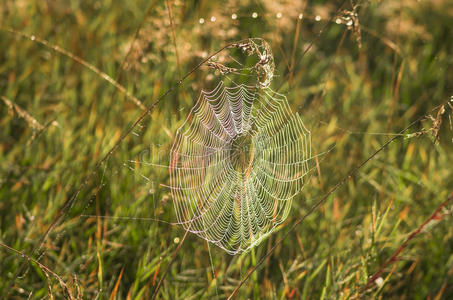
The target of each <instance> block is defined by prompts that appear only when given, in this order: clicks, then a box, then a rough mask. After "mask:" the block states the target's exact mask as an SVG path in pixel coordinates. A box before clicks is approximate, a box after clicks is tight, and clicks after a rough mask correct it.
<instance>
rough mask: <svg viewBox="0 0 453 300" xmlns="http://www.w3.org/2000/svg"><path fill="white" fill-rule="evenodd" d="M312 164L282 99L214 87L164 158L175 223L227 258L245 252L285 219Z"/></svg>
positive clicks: (250, 89) (306, 137) (306, 142)
mask: <svg viewBox="0 0 453 300" xmlns="http://www.w3.org/2000/svg"><path fill="white" fill-rule="evenodd" d="M311 157H312V156H311V137H310V132H309V131H308V130H307V129H306V128H305V126H304V124H303V123H302V120H301V118H300V117H299V115H298V114H297V113H296V114H293V113H292V112H291V110H290V107H289V105H288V102H287V99H286V97H285V96H284V95H281V94H278V93H276V92H274V91H272V90H271V89H270V88H261V87H259V86H247V85H238V84H235V83H233V84H231V86H226V84H225V83H224V82H220V83H219V84H218V85H217V87H216V88H214V89H213V90H212V91H209V92H207V91H202V93H201V95H200V97H199V99H198V101H197V103H196V104H195V106H194V107H193V108H192V110H191V112H190V114H189V116H188V117H187V119H186V121H185V123H184V124H183V125H182V126H181V127H180V128H179V129H178V131H177V134H176V138H175V142H174V144H173V147H172V149H171V152H170V188H171V193H172V196H173V202H174V207H175V211H176V216H177V219H178V223H179V224H181V225H182V226H183V227H184V228H185V230H188V231H190V232H192V233H195V234H197V235H198V236H200V237H202V238H204V239H206V240H207V241H209V242H211V243H214V244H216V245H217V246H219V247H220V248H223V249H224V250H226V251H227V252H228V253H230V254H237V253H241V252H244V251H247V250H249V249H251V248H252V247H254V246H256V245H257V244H259V243H260V242H261V241H262V240H263V239H264V238H265V237H266V236H267V235H269V234H270V233H271V232H272V231H273V230H274V229H275V228H276V226H278V225H279V224H281V223H282V222H283V221H284V220H285V219H286V217H287V216H288V213H289V210H290V208H291V201H292V199H293V198H294V196H295V195H297V194H298V193H299V192H300V191H301V189H302V187H303V186H304V183H305V181H306V178H307V174H308V172H309V168H308V161H309V160H310V159H311Z"/></svg>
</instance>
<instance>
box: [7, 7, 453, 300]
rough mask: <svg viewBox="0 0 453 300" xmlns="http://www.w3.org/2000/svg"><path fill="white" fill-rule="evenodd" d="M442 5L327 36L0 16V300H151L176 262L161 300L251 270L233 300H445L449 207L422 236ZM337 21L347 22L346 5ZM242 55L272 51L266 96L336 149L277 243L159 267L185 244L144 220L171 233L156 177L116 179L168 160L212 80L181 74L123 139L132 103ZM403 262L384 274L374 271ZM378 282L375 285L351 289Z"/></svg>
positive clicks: (302, 28) (17, 10)
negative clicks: (272, 95) (223, 55)
mask: <svg viewBox="0 0 453 300" xmlns="http://www.w3.org/2000/svg"><path fill="white" fill-rule="evenodd" d="M448 2H449V1H441V0H439V1H419V2H417V1H409V0H404V1H387V0H386V1H361V2H360V3H359V4H360V5H359V6H358V7H357V9H356V12H357V14H358V23H357V26H355V27H352V28H351V29H352V30H348V29H347V26H345V25H344V24H340V25H339V24H336V23H335V22H328V20H329V19H330V17H332V16H333V15H334V14H335V13H336V11H337V8H338V6H339V5H340V2H337V1H317V2H315V3H305V4H303V5H300V4H299V2H294V3H293V1H282V2H278V3H280V4H275V3H274V1H267V0H266V1H260V2H256V1H250V2H249V1H245V2H244V1H241V2H239V1H229V2H228V3H227V4H220V3H216V2H212V1H197V2H186V3H182V2H179V1H176V2H175V1H168V2H166V1H150V2H148V1H102V2H94V1H88V2H87V1H70V2H67V1H54V2H52V3H50V2H43V1H35V0H30V1H9V0H7V1H5V3H4V5H2V6H1V7H0V26H1V30H0V36H1V39H0V49H2V50H1V51H0V96H1V99H0V125H1V128H2V130H1V131H0V170H1V176H0V199H1V201H0V242H1V248H0V294H1V295H3V297H5V298H10V299H22V298H27V297H30V298H32V299H39V298H43V297H44V298H49V297H55V298H65V297H68V294H69V293H70V294H71V295H72V296H73V297H74V298H77V297H78V296H80V297H83V298H84V299H94V298H98V299H127V298H129V299H149V298H151V297H152V295H153V293H154V291H155V289H156V286H157V284H158V282H159V280H160V279H161V278H162V274H163V273H164V271H165V269H166V268H167V266H168V265H169V262H170V261H171V259H172V257H173V255H174V254H175V255H176V256H175V258H174V262H173V263H172V264H171V265H170V267H169V269H168V274H167V275H166V276H165V278H164V279H163V280H162V286H161V288H160V290H159V294H158V297H159V298H160V299H190V298H192V299H199V298H216V297H217V298H220V299H224V298H227V297H228V296H229V295H231V293H232V292H233V290H234V289H235V288H236V287H237V286H238V285H239V283H240V281H241V279H243V278H245V276H246V274H247V272H248V271H249V270H250V268H252V267H254V266H258V267H257V271H256V272H254V273H252V275H251V276H250V278H249V279H248V280H247V281H245V282H244V284H243V286H242V287H241V288H240V289H239V290H238V294H237V295H236V298H237V299H246V298H251V299H258V298H267V299H285V298H288V299H303V298H306V299H316V298H322V299H324V298H333V299H351V298H354V297H366V298H382V299H426V298H430V299H449V298H451V297H453V252H452V249H453V229H452V226H451V222H452V204H451V203H446V205H445V207H444V208H443V209H442V210H441V211H440V212H439V213H438V214H436V215H434V218H431V216H433V213H434V212H435V211H436V209H437V208H438V207H439V205H441V203H443V202H444V201H445V200H446V199H447V198H448V196H449V194H450V193H451V192H452V190H453V188H452V187H453V176H452V167H451V165H452V159H453V157H452V153H453V152H452V151H453V135H452V132H453V131H452V126H453V125H452V122H453V121H452V118H453V115H452V109H451V107H450V106H449V105H448V104H445V105H444V108H445V112H444V113H443V114H439V115H438V112H439V105H441V104H444V103H447V102H448V101H449V100H450V97H451V96H452V95H453V91H452V84H451V83H452V82H453V72H452V70H453V68H452V66H453V58H452V57H451V53H453V41H452V39H451V28H453V21H452V20H453V18H452V7H451V4H449V3H448ZM299 5H300V6H299ZM168 7H171V8H172V9H171V19H170V14H169V12H168ZM342 9H347V10H348V11H353V8H352V7H351V3H350V2H349V1H346V3H345V4H344V6H343V8H342ZM252 12H257V14H258V17H257V18H253V17H251V16H252ZM278 12H281V13H282V17H281V18H277V17H276V14H277V13H278ZM232 13H236V14H237V16H238V17H237V19H236V20H232V19H231V14H232ZM300 13H303V18H302V20H301V19H299V14H300ZM317 15H319V16H320V17H321V20H320V21H316V16H317ZM211 16H215V17H216V20H215V22H211ZM342 16H344V17H345V18H346V17H347V14H342ZM200 18H203V19H204V23H203V24H200ZM334 20H335V19H334ZM344 21H345V22H347V20H346V19H344ZM8 29H14V30H17V31H16V32H11V31H8ZM358 29H360V40H359V39H358V36H359V35H358V34H359V31H358ZM321 30H322V33H321V34H319V33H320V31H321ZM21 33H25V34H26V35H28V38H26V37H24V36H23V35H22V34H21ZM32 36H34V38H31V37H32ZM248 37H263V38H265V39H266V40H267V41H268V42H269V44H270V45H271V47H272V49H273V52H274V58H275V62H276V74H277V75H278V76H276V77H275V78H274V82H273V88H275V89H277V88H279V87H281V88H280V90H279V91H280V92H283V93H285V95H286V96H287V97H288V100H289V103H290V106H291V108H292V110H293V111H298V112H299V113H300V114H301V116H302V118H303V120H304V123H305V124H306V125H307V127H308V128H309V129H310V130H311V132H312V144H313V148H314V151H315V152H316V153H318V154H319V153H324V152H325V151H327V150H329V149H332V147H333V150H331V151H329V152H328V153H326V154H324V155H322V156H321V157H320V159H319V161H318V163H319V167H318V168H317V169H316V171H315V172H313V176H312V178H311V180H310V181H309V182H308V183H307V184H306V186H305V188H304V190H303V191H302V193H301V194H300V195H298V196H297V197H296V199H294V201H293V206H292V209H291V212H290V215H289V217H288V219H287V220H286V221H285V223H284V226H282V227H281V228H279V229H278V230H277V231H276V232H275V233H274V234H272V235H271V236H270V237H269V238H268V239H267V240H265V241H264V242H262V243H261V244H260V245H259V246H258V247H256V248H255V249H254V251H253V252H250V253H245V254H242V255H238V256H230V255H228V254H226V253H225V252H224V251H223V250H221V249H219V248H217V247H215V246H213V245H210V246H209V247H208V245H207V244H206V242H205V241H204V240H201V239H200V238H198V237H197V236H195V235H192V234H188V235H187V237H186V239H185V241H184V243H183V244H182V245H181V249H180V251H178V252H175V250H176V248H177V246H178V244H179V243H180V241H181V240H182V239H183V236H184V233H185V232H184V230H183V229H182V228H181V227H180V226H173V225H170V224H168V223H165V222H157V221H153V220H150V218H151V219H158V220H163V221H166V222H174V221H175V220H176V217H175V215H174V210H173V204H172V199H171V195H170V193H169V190H168V188H165V187H164V186H162V184H168V171H166V170H165V169H162V168H158V167H156V168H151V167H147V166H140V165H136V164H133V163H130V161H134V160H135V159H138V158H143V157H144V158H146V159H148V160H153V161H155V162H157V161H165V159H167V157H168V149H169V148H170V147H171V145H172V142H173V138H174V134H175V132H176V130H177V128H178V127H179V126H180V125H181V124H182V122H183V121H184V119H185V118H186V116H187V114H188V112H189V110H190V109H191V107H192V106H193V104H194V102H195V100H196V99H197V97H198V94H199V92H200V89H202V88H205V89H208V88H209V87H211V86H212V85H213V84H214V83H215V80H210V78H209V74H213V73H212V72H211V71H210V70H209V69H208V68H206V67H205V66H203V67H201V68H200V69H197V70H196V71H195V72H194V73H193V74H191V75H190V76H189V77H188V78H187V79H186V80H185V81H184V82H183V84H182V85H180V86H178V87H177V88H176V89H175V90H174V91H173V92H172V93H170V94H168V95H167V96H166V97H164V98H163V99H162V101H161V102H159V103H158V104H157V105H156V106H155V108H154V109H153V110H152V112H151V113H149V114H146V113H145V115H144V118H143V120H142V121H140V122H139V123H138V124H137V126H136V127H135V128H134V129H133V130H132V131H131V132H130V133H129V134H127V135H125V134H126V133H127V131H128V130H129V129H130V128H131V126H132V124H134V122H135V121H136V120H138V119H139V117H140V116H141V115H142V114H144V110H143V107H142V108H141V107H140V106H139V105H137V102H136V101H134V99H133V98H132V95H133V97H136V99H138V100H139V101H141V103H143V105H144V107H150V106H151V105H152V104H153V103H154V102H155V101H156V99H158V97H159V96H161V95H163V94H164V93H165V91H167V90H168V89H169V88H171V87H172V86H174V85H175V84H177V82H178V80H179V77H180V75H179V74H186V73H187V72H189V71H190V70H192V68H193V67H194V66H196V65H197V64H198V63H199V62H200V61H202V59H203V58H205V57H206V55H209V54H212V53H214V52H215V51H216V50H219V49H220V48H221V47H222V46H224V45H226V44H227V43H228V42H232V41H237V40H241V39H243V38H248ZM40 39H42V41H45V43H46V44H48V45H47V46H46V45H42V44H40V43H39V41H40ZM311 43H312V46H311V47H310V45H311ZM359 45H361V47H359ZM55 46H58V47H61V48H57V50H59V49H65V51H67V53H66V54H69V57H68V55H65V53H61V52H62V51H55ZM175 46H176V49H177V51H175ZM308 48H310V49H309V50H308V51H307V52H306V54H304V51H305V50H306V49H308ZM176 54H177V55H176ZM71 56H72V57H71ZM81 60H83V61H84V62H86V64H85V63H81ZM93 67H94V68H96V70H94V72H93ZM90 68H91V70H90ZM100 72H105V74H106V75H108V76H109V77H110V78H112V80H115V81H116V82H118V83H119V84H121V86H124V88H125V91H127V93H129V94H127V93H124V91H121V90H118V89H117V87H115V86H114V85H112V84H111V83H109V82H108V80H106V78H105V75H103V74H101V73H100ZM217 76H218V75H214V77H215V78H217ZM436 107H437V109H435V110H434V111H432V110H433V109H434V108H436ZM425 115H431V116H432V117H433V119H430V118H424V119H423V121H421V122H418V123H416V124H415V125H414V126H413V127H411V128H410V129H409V131H407V132H405V133H404V134H403V135H402V136H396V137H398V138H397V139H396V140H395V141H394V142H392V143H390V144H389V146H388V147H387V148H386V149H384V150H383V151H381V152H380V153H379V154H378V155H377V156H375V157H374V158H373V159H371V160H370V161H369V162H368V163H367V164H365V165H364V166H363V167H362V168H360V169H359V170H358V172H356V173H355V174H354V176H353V177H352V178H350V179H348V180H346V181H345V183H344V184H343V185H341V187H340V188H339V189H337V190H335V192H333V193H331V194H329V195H327V193H328V192H329V191H330V190H331V189H332V188H333V187H334V186H335V185H336V184H337V183H339V182H341V180H342V178H344V176H345V175H347V174H348V172H349V170H351V169H353V168H354V167H356V166H358V165H359V164H360V163H361V162H362V161H364V160H366V159H367V158H368V157H370V155H372V154H373V153H374V152H375V151H376V150H378V149H380V147H381V146H382V145H383V144H384V143H385V142H386V141H388V140H389V139H390V138H392V137H395V136H394V135H392V134H395V133H398V132H400V131H401V130H402V129H403V128H405V127H406V126H408V125H409V124H411V123H412V122H413V121H415V120H416V119H417V118H419V117H421V116H425ZM438 116H439V117H438ZM440 120H442V123H441V124H439V121H440ZM123 136H124V139H123V140H121V139H122V137H123ZM120 140H121V143H119V146H118V148H116V149H115V151H114V152H113V153H112V154H111V155H108V156H107V159H106V160H105V161H104V162H103V163H102V164H100V165H99V166H97V167H96V164H97V162H98V161H100V160H101V159H102V158H103V157H105V156H106V155H107V154H108V153H109V150H110V149H112V147H113V146H114V145H115V143H118V142H119V141H120ZM93 170H96V173H94V175H93V176H91V177H90V178H89V179H88V180H85V179H86V178H87V177H88V176H90V174H91V173H92V171H93ZM145 178H147V179H145ZM79 190H80V193H77V192H78V191H79ZM76 193H77V194H76ZM326 195H327V197H326V198H325V201H323V202H322V203H320V204H321V205H320V206H318V207H317V208H316V209H315V210H314V211H313V213H310V214H309V215H308V216H307V217H306V218H305V219H304V220H303V222H301V224H300V225H298V226H297V227H296V228H295V229H294V230H292V231H290V232H288V230H289V228H291V226H292V225H293V224H294V223H295V222H296V221H297V220H299V219H300V218H301V217H302V216H304V215H305V214H306V213H307V212H309V211H310V209H311V208H312V207H313V205H315V204H316V203H317V202H318V201H319V200H320V199H322V197H325V196H326ZM72 198H73V199H75V201H74V203H73V205H71V207H70V208H69V209H66V210H64V213H65V214H63V215H62V217H61V219H60V220H59V221H58V222H57V223H56V224H55V226H54V227H53V229H52V230H51V231H50V233H49V235H48V236H47V238H46V239H45V242H44V243H43V244H42V245H41V244H40V243H39V240H40V239H41V238H42V237H43V235H44V234H45V232H46V230H47V229H48V228H49V226H50V224H52V221H53V220H54V219H55V217H56V216H57V215H58V213H59V211H61V210H60V209H61V207H62V205H63V204H64V203H65V202H67V201H68V200H70V199H72ZM89 215H94V216H99V217H89ZM430 218H431V219H430ZM426 220H430V221H429V222H428V223H427V224H426V225H425V226H423V228H422V229H423V230H420V232H419V233H418V234H417V235H416V236H414V238H412V239H410V240H409V241H408V243H407V245H405V244H404V243H405V241H406V240H407V239H408V237H410V236H409V234H410V233H411V232H414V231H416V230H417V229H419V228H420V225H421V224H423V223H424V222H425V221H426ZM286 233H287V234H288V235H287V237H286V238H285V239H284V240H283V241H282V242H281V243H280V244H277V241H279V240H280V239H281V238H282V237H283V236H284V235H285V234H286ZM275 245H277V246H276V248H275V250H274V251H273V252H272V253H271V254H270V255H269V257H267V258H266V259H264V261H263V263H262V264H261V265H259V262H260V261H261V260H262V259H263V258H264V257H265V255H266V253H268V251H269V250H270V249H272V247H273V246H275ZM404 245H405V246H404ZM401 246H404V248H403V249H402V250H401V252H400V253H398V255H397V258H398V259H396V260H394V261H392V262H391V263H390V264H388V265H386V262H387V261H388V260H389V259H390V258H391V257H392V255H394V254H395V251H398V249H400V247H401ZM33 248H37V251H35V252H34V253H32V249H33ZM23 263H25V266H26V267H25V268H24V269H20V266H21V265H22V264H23ZM382 268H383V269H382ZM381 269H382V272H381V273H379V272H380V270H381ZM18 270H20V272H19V273H18V276H16V273H17V272H18ZM375 274H379V276H378V280H376V281H374V282H372V283H371V284H370V285H369V286H367V283H368V281H369V280H370V278H373V277H372V276H373V275H375ZM365 287H366V290H363V289H364V288H365ZM361 293H362V294H361Z"/></svg>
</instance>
